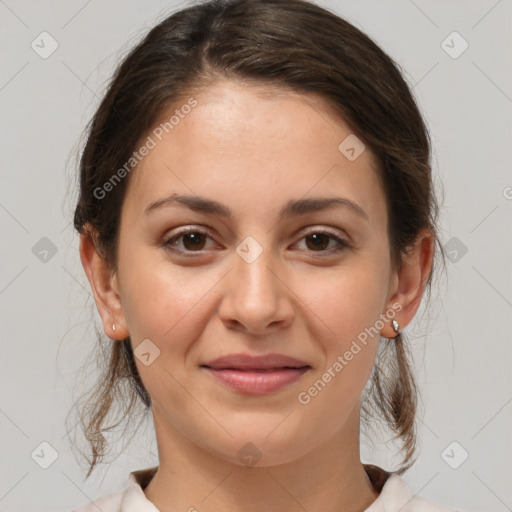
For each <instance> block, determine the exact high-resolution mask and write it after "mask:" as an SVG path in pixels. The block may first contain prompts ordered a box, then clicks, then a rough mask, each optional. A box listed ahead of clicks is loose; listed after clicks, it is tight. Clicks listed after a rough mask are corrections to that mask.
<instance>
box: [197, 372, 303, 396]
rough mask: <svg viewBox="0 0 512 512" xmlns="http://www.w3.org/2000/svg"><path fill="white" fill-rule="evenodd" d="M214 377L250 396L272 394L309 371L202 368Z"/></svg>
mask: <svg viewBox="0 0 512 512" xmlns="http://www.w3.org/2000/svg"><path fill="white" fill-rule="evenodd" d="M204 368H205V369H206V370H208V371H209V372H210V373H211V374H212V375H213V376H214V377H216V378H217V379H219V380H220V381H222V382H223V383H224V384H226V385H227V386H229V387H230V388H232V389H234V390H236V391H239V392H241V393H247V394H250V395H265V394H267V393H272V392H273V391H277V390H279V389H282V388H284V387H285V386H288V385H290V384H291V383H293V382H295V381H296V380H298V379H299V378H300V377H301V375H302V374H304V373H305V372H307V371H308V370H309V367H304V368H280V369H278V370H272V371H259V372H258V371H256V370H252V371H250V370H247V371H244V370H216V369H214V368H208V367H204Z"/></svg>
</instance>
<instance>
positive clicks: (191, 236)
mask: <svg viewBox="0 0 512 512" xmlns="http://www.w3.org/2000/svg"><path fill="white" fill-rule="evenodd" d="M201 236H202V234H201V233H187V234H186V235H185V242H190V241H192V248H195V249H197V244H198V242H199V245H201V243H200V238H201ZM188 245H190V244H188ZM186 246H187V243H185V247H186Z"/></svg>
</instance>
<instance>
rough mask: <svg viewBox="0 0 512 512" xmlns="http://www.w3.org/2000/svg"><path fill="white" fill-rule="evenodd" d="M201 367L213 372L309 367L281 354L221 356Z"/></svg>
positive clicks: (302, 362)
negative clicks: (213, 370)
mask: <svg viewBox="0 0 512 512" xmlns="http://www.w3.org/2000/svg"><path fill="white" fill-rule="evenodd" d="M201 366H207V367H209V368H213V369H215V370H252V371H265V370H276V369H282V368H295V369H297V368H304V367H310V365H309V364H308V363H306V362H305V361H301V360H300V359H295V358H293V357H289V356H285V355H283V354H275V353H273V354H265V355H257V356H251V355H249V354H230V355H227V356H222V357H219V358H217V359H214V360H212V361H208V362H206V363H203V364H202V365H201Z"/></svg>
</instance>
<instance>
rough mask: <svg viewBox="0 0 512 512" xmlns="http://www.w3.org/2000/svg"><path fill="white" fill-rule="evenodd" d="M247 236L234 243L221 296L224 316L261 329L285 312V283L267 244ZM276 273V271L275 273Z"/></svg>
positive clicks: (282, 317)
mask: <svg viewBox="0 0 512 512" xmlns="http://www.w3.org/2000/svg"><path fill="white" fill-rule="evenodd" d="M269 240H270V236H268V237H266V238H265V241H266V242H265V245H263V244H260V243H259V242H258V241H257V240H256V239H255V238H254V237H252V236H248V237H246V238H245V239H244V240H242V242H241V243H240V244H239V245H238V246H237V248H236V254H235V255H234V268H233V270H232V272H230V274H231V282H230V285H229V290H228V294H229V297H224V300H225V301H226V303H225V307H224V308H222V310H221V311H222V314H223V316H224V320H229V321H235V320H236V321H237V323H240V324H242V325H244V326H245V327H246V328H247V329H250V330H254V331H257V330H262V329H264V328H265V327H267V326H268V325H269V324H272V323H275V322H278V321H282V320H284V319H285V317H286V316H287V311H289V310H290V308H287V307H286V305H285V303H286V302H287V301H286V297H285V295H286V289H287V288H286V287H285V286H283V284H282V283H281V280H280V279H279V277H278V272H277V271H276V268H277V267H279V265H278V263H277V261H278V258H277V257H274V256H275V255H274V252H273V251H272V249H271V247H270V246H269V245H267V244H269V243H270V242H269ZM276 274H277V275H276Z"/></svg>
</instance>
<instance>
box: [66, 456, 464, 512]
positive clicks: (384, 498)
mask: <svg viewBox="0 0 512 512" xmlns="http://www.w3.org/2000/svg"><path fill="white" fill-rule="evenodd" d="M364 466H365V469H366V471H367V473H368V475H369V477H370V480H371V481H372V484H374V486H375V487H376V488H377V489H379V488H380V494H379V496H378V498H377V499H376V500H375V501H374V502H373V503H372V504H371V505H370V506H369V507H368V508H366V509H365V511H364V512H398V511H400V512H457V511H456V510H455V509H451V508H448V507H444V506H442V505H439V504H437V503H435V502H433V501H430V500H428V499H426V498H423V497H421V496H418V495H413V494H412V492H411V491H410V489H409V488H408V486H407V484H406V483H405V481H404V480H403V478H402V477H401V476H400V475H398V474H396V473H389V472H386V471H384V470H383V469H381V468H379V467H378V466H373V465H367V464H365V465H364ZM368 468H373V469H372V470H371V471H373V473H370V472H368ZM157 469H158V467H154V468H149V469H143V470H138V471H134V472H132V473H130V476H129V478H128V482H127V484H126V486H125V487H124V488H123V489H122V490H120V491H118V492H116V493H114V494H110V495H108V496H103V497H101V498H98V499H96V500H94V502H90V503H88V504H87V505H85V506H83V507H82V508H79V509H75V510H72V511H71V512H98V510H101V512H159V510H158V509H157V508H156V506H155V505H154V504H153V503H152V502H151V501H149V500H148V499H147V498H146V495H145V494H144V491H143V488H145V487H146V486H147V484H148V483H149V481H150V480H151V478H152V477H153V475H154V474H155V472H156V470H157ZM379 472H380V474H379Z"/></svg>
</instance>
